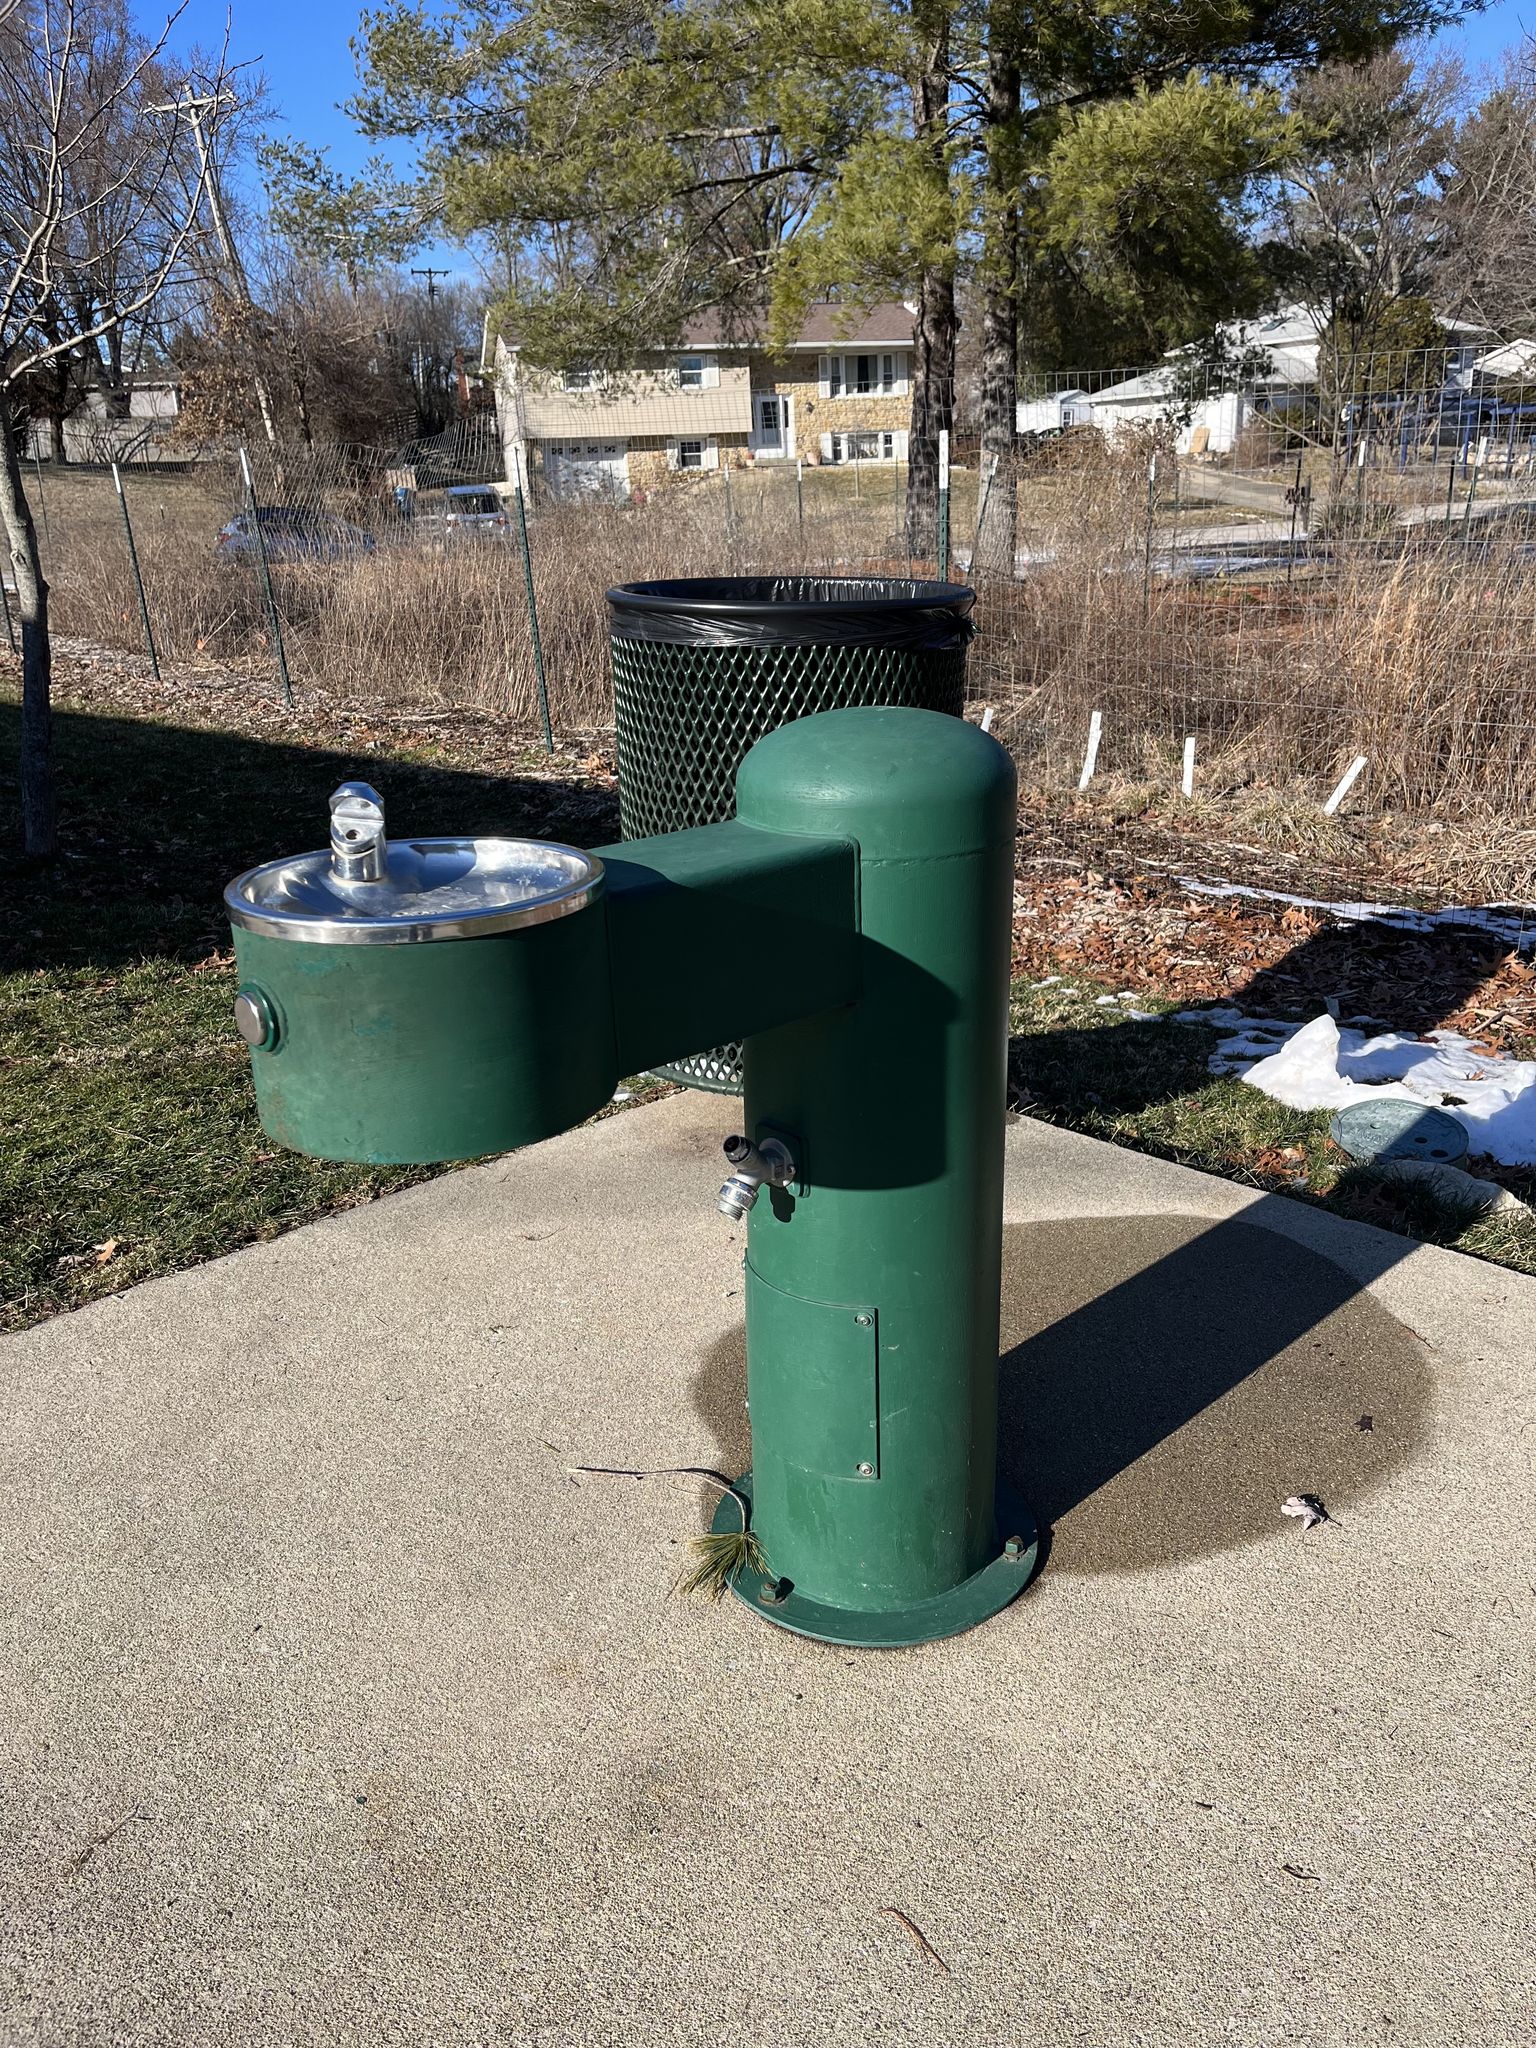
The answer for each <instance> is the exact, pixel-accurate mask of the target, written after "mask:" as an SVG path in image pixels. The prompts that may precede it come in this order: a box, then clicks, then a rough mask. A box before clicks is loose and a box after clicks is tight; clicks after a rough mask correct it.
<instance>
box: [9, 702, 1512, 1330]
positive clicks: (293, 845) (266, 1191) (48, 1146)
mask: <svg viewBox="0 0 1536 2048" xmlns="http://www.w3.org/2000/svg"><path fill="white" fill-rule="evenodd" d="M65 666H66V667H67V664H65ZM5 687H6V685H5V683H4V680H3V678H0V690H3V689H4V688H5ZM132 695H133V692H132V688H131V687H129V686H128V685H126V684H119V683H116V682H113V683H104V684H101V685H99V686H96V687H94V691H93V688H91V687H86V686H85V685H84V684H82V685H81V687H80V688H79V689H78V690H74V691H72V690H71V688H70V687H69V684H68V682H67V681H65V682H63V683H61V689H60V700H61V709H60V711H59V713H58V720H57V725H58V749H59V784H60V796H61V838H62V851H61V854H60V857H59V859H58V861H57V862H56V863H54V864H53V865H52V867H50V868H46V869H45V868H39V867H36V866H32V865H29V864H28V863H26V862H25V861H22V860H21V859H19V858H18V857H17V856H16V855H15V854H14V853H11V854H9V855H6V856H0V1328H19V1327H21V1326H22V1325H24V1324H27V1323H31V1322H35V1321H37V1320H39V1319H40V1318H41V1317H43V1316H46V1315H50V1314H53V1313H56V1312H57V1311H59V1310H61V1309H69V1308H74V1307H77V1306H79V1305H80V1304H81V1303H83V1302H86V1301H89V1300H91V1299H93V1298H95V1297H96V1296H99V1295H101V1294H105V1293H110V1292H113V1291H115V1290H116V1289H118V1288H121V1287H125V1286H127V1285H130V1284H131V1283H132V1282H134V1281H137V1280H141V1279H147V1278H149V1277H150V1276H151V1275H154V1274H159V1273H167V1272H172V1271H175V1270H176V1269H178V1268H180V1267H184V1266H188V1265H192V1264H194V1263H196V1262H198V1261H200V1260H203V1259H208V1258H213V1257H216V1256H217V1255H219V1254H220V1253H222V1252H227V1251H231V1250H234V1249H235V1248H237V1247H238V1246H240V1245H243V1244H249V1243H251V1242H253V1241H255V1240H257V1239H260V1238H266V1237H271V1236H273V1235H275V1234H276V1233H278V1232H279V1231H282V1230H286V1229H289V1228H291V1227H293V1226H294V1225H295V1224H299V1223H304V1222H309V1221H312V1220H313V1219H314V1218H316V1217H318V1216H322V1215H324V1214H326V1213H328V1212H330V1211H332V1210H335V1209H338V1208H343V1207H347V1206H349V1205H351V1204H354V1203H357V1202H361V1201H367V1200H370V1199H371V1198H372V1197H374V1196H375V1195H378V1194H380V1193H383V1192H385V1191H387V1190H389V1189H391V1188H395V1187H400V1186H403V1185H404V1184H406V1183H407V1182H408V1181H411V1180H413V1179H420V1178H422V1177H423V1174H424V1173H425V1172H427V1171H430V1170H431V1169H408V1168H384V1169H381V1168H372V1167H365V1166H342V1165H334V1164H328V1163H325V1162H321V1161H317V1160H312V1159H306V1158H303V1157H301V1156H300V1155H298V1154H296V1153H292V1152H285V1151H281V1150H278V1149H277V1148H276V1147H274V1146H273V1145H272V1144H271V1143H270V1142H269V1141H268V1140H267V1139H266V1137H265V1135H264V1134H263V1132H262V1130H261V1127H260V1125H259V1124H258V1122H257V1120H256V1114H255V1107H254V1102H253V1098H252V1093H251V1086H250V1079H249V1073H248V1067H247V1057H246V1052H245V1048H244V1046H243V1045H242V1044H241V1043H240V1041H239V1039H238V1038H237V1037H236V1035H235V1033H234V1029H233V1026H232V1023H231V1019H230V1006H231V1001H232V998H233V995H234V989H235V977H234V968H233V961H232V956H231V952H230V941H229V931H228V926H227V924H226V923H225V921H224V917H223V913H222V909H221V905H220V897H221V893H222V890H223V886H224V884H225V882H226V881H227V880H228V879H229V878H230V877H231V876H233V875H234V874H236V873H238V872H239V871H240V870H241V869H243V868H246V867H249V866H251V865H253V864H254V863H256V862H258V861H262V860H267V859H271V858H273V857H274V856H276V855H278V854H280V853H292V852H295V851H300V850H302V849H304V848H307V847H313V846H317V845H320V844H322V843H323V841H324V838H325V828H326V798H327V796H328V795H329V793H330V791H331V790H332V789H333V788H334V787H335V786H336V784H337V783H338V782H340V781H343V780H345V779H346V778H347V777H349V776H353V775H359V774H361V775H363V776H365V777H366V778H367V779H369V780H371V781H374V782H377V783H378V784H379V785H380V786H381V787H382V788H383V791H384V794H385V798H386V801H387V804H388V807H389V816H390V820H391V825H392V828H393V829H394V830H396V831H397V832H398V831H404V830H414V831H421V832H447V831H453V832H480V833H493V832H514V833H528V834H532V835H534V836H542V837H546V838H556V839H563V840H567V841H569V842H571V843H573V844H577V845H588V846H590V845H596V844H600V843H602V842H603V841H605V840H608V839H611V838H614V837H616V836H617V831H618V823H617V816H616V807H615V801H614V797H613V792H612V788H611V778H610V777H608V776H607V775H606V773H605V772H604V764H603V763H602V762H594V761H591V760H581V759H578V758H576V757H572V756H567V757H557V758H556V759H555V760H554V761H553V762H551V761H549V760H548V759H547V758H546V757H545V756H544V754H543V753H542V751H539V750H537V749H529V748H526V747H525V746H524V745H523V744H522V743H521V742H519V741H517V740H516V739H509V738H508V737H507V736H506V735H505V733H504V732H502V731H501V729H500V728H498V727H496V726H494V725H489V724H487V723H485V722H483V721H482V722H480V723H479V724H476V723H474V722H473V721H471V722H470V723H469V724H468V725H457V726H455V725H454V724H453V723H452V722H451V721H450V722H449V723H447V724H445V725H442V726H436V725H419V724H411V725H409V726H406V727H405V728H404V729H403V730H402V728H401V726H400V725H399V724H396V725H395V726H394V727H390V726H388V725H387V724H386V723H385V722H384V721H383V720H382V719H380V720H379V721H378V722H377V723H376V724H375V725H374V726H372V727H370V726H367V725H354V726H352V727H350V728H347V729H346V736H343V733H342V731H341V730H340V729H338V727H337V726H336V725H335V724H334V722H333V723H332V724H331V725H330V726H328V727H326V728H325V729H324V730H323V733H322V735H321V736H320V737H318V738H315V739H314V740H313V741H310V740H306V739H305V738H304V737H303V736H302V731H301V726H302V719H301V717H298V716H285V715H283V714H281V713H278V712H276V711H275V709H274V707H272V706H271V705H270V704H267V703H264V702H261V701H260V700H259V698H252V699H251V700H250V701H249V702H245V701H244V700H241V699H240V698H239V696H238V693H236V692H225V693H224V694H223V696H222V697H221V696H220V694H219V693H218V692H217V691H214V690H209V691H200V690H191V691H188V690H183V691H182V692H181V695H180V697H179V698H178V696H177V694H176V690H175V689H174V688H168V689H167V690H166V691H165V692H162V694H161V696H160V697H159V698H158V699H155V698H153V697H147V698H146V699H145V701H147V702H150V703H151V704H152V705H153V706H154V713H155V715H148V714H146V712H145V710H144V708H143V703H142V702H136V701H132ZM309 715H310V714H308V713H306V714H304V715H303V716H304V717H308V716H309ZM314 715H315V718H316V719H317V720H318V718H319V716H320V714H319V713H318V712H317V713H316V714H314ZM209 720H217V721H218V722H217V723H210V722H208V721H209ZM232 726H239V727H241V729H238V730H237V729H231V727H232ZM16 728H17V711H16V706H15V703H14V701H13V700H12V699H9V698H0V732H3V734H4V737H5V740H6V742H7V745H6V747H5V754H6V755H7V756H8V758H10V759H11V760H14V758H15V747H16V737H17V734H16ZM13 806H14V795H13V784H12V782H11V779H10V777H9V776H7V778H6V781H5V785H4V787H3V789H0V846H10V847H14V846H15V845H16V844H17V843H18V839H19V832H18V822H17V820H16V817H15V815H14V808H13ZM1121 915H1122V919H1123V918H1124V917H1125V915H1126V913H1124V912H1123V911H1122V914H1121ZM1213 929H1214V927H1213ZM1221 929H1222V930H1223V931H1224V930H1225V927H1224V926H1222V927H1221ZM1040 937H1041V938H1046V937H1047V935H1046V934H1044V933H1041V934H1040ZM1188 943H1190V942H1189V941H1188V939H1187V937H1186V938H1182V939H1181V940H1180V944H1181V946H1183V945H1187V944H1188ZM1316 943H1317V944H1318V945H1320V946H1325V944H1326V942H1325V941H1317V942H1316ZM1065 971H1066V972H1067V974H1068V976H1069V978H1068V979H1066V980H1062V981H1058V982H1056V983H1054V984H1052V985H1051V986H1049V987H1043V988H1042V987H1039V986H1037V985H1036V982H1037V980H1038V970H1034V971H1032V972H1031V973H1029V974H1027V975H1025V976H1024V977H1023V978H1021V980H1020V981H1019V983H1018V986H1017V990H1016V1001H1015V1014H1014V1032H1015V1039H1014V1048H1013V1073H1014V1081H1015V1085H1016V1087H1017V1089H1018V1091H1019V1094H1020V1097H1021V1099H1022V1101H1023V1104H1024V1106H1025V1107H1026V1108H1027V1110H1028V1112H1029V1114H1031V1115H1034V1116H1038V1117H1043V1118H1047V1119H1049V1120H1051V1121H1054V1122H1060V1123H1065V1124H1069V1125H1071V1126H1073V1127H1074V1128H1076V1129H1079V1130H1083V1131H1087V1132H1089V1133H1090V1134H1092V1135H1093V1136H1096V1137H1101V1138H1107V1139H1109V1140H1111V1141H1112V1142H1114V1143H1117V1144H1124V1145H1131V1146H1135V1147H1137V1148H1139V1149H1143V1150H1147V1151H1153V1152H1157V1153H1161V1154H1163V1155H1164V1156H1166V1157H1169V1158H1173V1159H1177V1160H1180V1161H1182V1162H1184V1163H1186V1164H1189V1165H1193V1166H1199V1167H1204V1168H1206V1169H1207V1170H1208V1171H1211V1172H1215V1173H1219V1174H1223V1175H1226V1176H1227V1177H1229V1178H1233V1179H1238V1180H1243V1181H1247V1182H1249V1183H1251V1184H1252V1185H1254V1186H1258V1187H1263V1188H1265V1189H1269V1190H1273V1191H1278V1192H1285V1193H1290V1194H1294V1195H1298V1196H1300V1197H1302V1198H1303V1199H1311V1200H1319V1201H1322V1202H1324V1203H1325V1204H1326V1205H1327V1206H1328V1207H1330V1208H1333V1209H1336V1210H1338V1211H1340V1212H1341V1213H1345V1214H1349V1215H1356V1216H1363V1217H1365V1218H1367V1219H1368V1220H1370V1221H1373V1222H1377V1223H1380V1224H1383V1225H1385V1226H1386V1227H1387V1228H1391V1229H1399V1230H1402V1231H1405V1232H1407V1233H1408V1234H1410V1235H1413V1236H1421V1237H1426V1238H1431V1239H1434V1240H1436V1241H1438V1242H1441V1243H1446V1244H1453V1245H1455V1246H1456V1247H1457V1248H1459V1249H1461V1250H1464V1251H1468V1252H1474V1253H1478V1254H1480V1255H1482V1256H1484V1257H1488V1258H1495V1259H1500V1260H1503V1261H1505V1262H1507V1263H1509V1264H1511V1265H1514V1266H1517V1267H1519V1268H1520V1269H1522V1270H1524V1271H1528V1272H1536V1226H1533V1225H1531V1224H1530V1223H1529V1222H1527V1221H1525V1220H1524V1219H1520V1218H1517V1219H1516V1220H1515V1221H1514V1222H1509V1221H1507V1220H1505V1219H1503V1218H1495V1219H1490V1220H1487V1221H1484V1222H1481V1223H1476V1224H1473V1225H1471V1226H1467V1225H1465V1224H1464V1222H1462V1221H1461V1220H1459V1219H1457V1218H1454V1217H1449V1216H1447V1215H1445V1214H1443V1213H1440V1212H1438V1211H1436V1209H1435V1208H1434V1207H1433V1205H1429V1204H1426V1203H1424V1202H1423V1201H1422V1200H1410V1199H1409V1198H1407V1197H1405V1196H1404V1195H1403V1194H1402V1193H1401V1192H1400V1191H1393V1190H1388V1189H1385V1188H1384V1187H1383V1185H1382V1183H1381V1182H1380V1180H1379V1178H1378V1177H1376V1176H1374V1175H1371V1174H1367V1173H1363V1172H1361V1171H1359V1170H1358V1169H1354V1168H1351V1167H1349V1165H1348V1162H1347V1161H1344V1160H1343V1159H1342V1158H1341V1157H1340V1155H1339V1154H1337V1153H1336V1152H1334V1151H1333V1150H1332V1149H1331V1147H1330V1146H1329V1144H1328V1140H1327V1118H1326V1116H1325V1115H1321V1114H1318V1115H1300V1114H1298V1113H1296V1112H1294V1111H1291V1110H1287V1109H1284V1108H1282V1107H1281V1106H1280V1105H1278V1104H1276V1103H1273V1102H1271V1101H1269V1100H1268V1099H1267V1098H1266V1097H1264V1096H1262V1095H1260V1094H1258V1093H1257V1092H1256V1091H1255V1090H1253V1089H1250V1088H1246V1087H1244V1086H1243V1085H1242V1084H1241V1083H1240V1082H1238V1081H1234V1080H1227V1079H1214V1078H1213V1077H1212V1076H1211V1074H1210V1072H1209V1070H1208V1066H1207V1062H1208V1059H1209V1055H1210V1052H1211V1049H1212V1047H1213V1045H1214V1043H1215V1037H1216V1034H1215V1033H1214V1031H1212V1030H1210V1029H1208V1028H1206V1027H1202V1026H1191V1025H1175V1024H1165V1023H1147V1024H1138V1023H1134V1022H1129V1021H1126V1020H1125V1018H1124V1017H1123V1015H1121V1014H1119V1013H1117V1012H1116V1011H1115V1010H1113V1009H1110V1008H1106V1007H1103V1006H1100V1005H1099V1004H1098V1003H1096V1001H1095V998H1096V997H1097V996H1099V995H1101V994H1105V993H1109V992H1111V991H1110V989H1109V988H1108V987H1107V986H1106V984H1105V983H1103V982H1101V981H1097V980H1094V979H1092V978H1091V977H1089V976H1088V975H1086V974H1083V973H1079V972H1076V971H1075V970H1074V969H1073V968H1072V967H1071V966H1070V965H1068V966H1067V968H1066V970H1065ZM1327 971H1328V973H1329V974H1332V973H1333V971H1334V970H1333V968H1332V966H1329V967H1328V969H1327ZM1184 1000H1187V995H1186V996H1185V997H1184ZM1136 1004H1137V1007H1138V1008H1142V1009H1147V1010H1159V1011H1160V1010H1164V1009H1168V1008H1173V1007H1176V1006H1177V1005H1176V1004H1175V1003H1173V1002H1163V1001H1159V1000H1158V999H1157V998H1156V997H1151V996H1148V995H1146V994H1138V996H1137V999H1136ZM1270 1007H1271V1008H1273V1005H1272V1004H1271V1005H1270ZM1437 1014H1438V1013H1437ZM1529 1178H1530V1179H1531V1181H1532V1185H1533V1186H1536V1177H1529ZM1518 1191H1519V1192H1520V1193H1522V1194H1526V1195H1529V1193H1530V1192H1531V1191H1532V1189H1531V1188H1530V1187H1527V1186H1526V1185H1524V1184H1522V1185H1521V1186H1520V1187H1519V1189H1518Z"/></svg>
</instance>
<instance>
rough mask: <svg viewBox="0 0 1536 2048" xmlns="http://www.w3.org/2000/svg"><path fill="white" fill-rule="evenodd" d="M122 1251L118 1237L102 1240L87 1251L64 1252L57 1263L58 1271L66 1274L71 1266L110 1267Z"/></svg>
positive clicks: (121, 1241)
mask: <svg viewBox="0 0 1536 2048" xmlns="http://www.w3.org/2000/svg"><path fill="white" fill-rule="evenodd" d="M122 1249H123V1240H122V1239H121V1238H120V1237H108V1238H104V1239H103V1240H102V1242H101V1243H100V1244H93V1245H92V1246H91V1248H90V1250H89V1251H84V1252H66V1253H65V1254H64V1256H63V1258H62V1259H60V1260H59V1261H58V1270H59V1271H60V1272H61V1273H66V1272H68V1271H69V1269H70V1268H71V1267H72V1266H110V1265H111V1263H112V1261H113V1260H114V1259H115V1258H116V1257H117V1255H118V1253H119V1252H120V1251H121V1250H122Z"/></svg>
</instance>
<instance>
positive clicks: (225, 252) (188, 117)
mask: <svg viewBox="0 0 1536 2048" xmlns="http://www.w3.org/2000/svg"><path fill="white" fill-rule="evenodd" d="M234 103H235V96H234V94H233V93H231V92H204V93H196V92H193V90H192V88H191V87H190V86H188V87H187V88H186V89H185V90H184V91H183V93H182V95H181V97H180V99H177V100H170V101H168V102H166V103H165V104H164V105H162V106H158V107H151V108H150V109H149V111H150V112H151V113H152V114H177V115H180V116H181V117H182V118H183V119H184V120H185V121H186V124H187V126H188V127H189V128H190V129H191V130H192V141H193V144H194V146H195V148H196V150H197V165H198V172H199V182H200V183H201V185H202V189H203V190H204V191H205V192H206V193H207V194H208V209H209V211H210V213H212V215H213V232H214V235H215V237H216V239H217V241H218V244H219V251H220V253H221V255H222V256H223V258H224V265H225V268H226V269H227V270H228V272H229V275H230V278H231V280H232V282H233V285H234V293H235V297H236V298H237V299H239V300H240V302H241V304H242V305H243V306H244V307H245V310H246V312H247V313H254V312H255V310H256V305H255V301H254V300H253V299H252V297H251V286H250V280H249V278H247V276H246V274H245V265H244V264H243V263H242V262H241V261H240V251H239V250H238V249H237V248H236V247H235V238H234V236H233V235H232V234H231V233H230V229H229V216H228V214H227V213H226V212H225V211H224V195H223V193H222V192H221V191H220V190H219V171H218V166H217V164H215V162H214V161H213V154H212V152H211V151H210V149H209V147H208V138H207V136H206V135H205V134H204V133H203V120H204V117H205V116H206V115H208V114H211V113H214V112H216V111H218V109H220V108H222V107H232V106H233V105H234ZM251 382H252V384H253V385H254V386H255V387H256V403H257V405H258V407H259V408H260V410H261V424H262V429H263V431H264V433H265V434H266V437H267V443H268V446H269V447H274V448H275V447H276V446H277V424H276V421H275V419H274V417H273V412H272V394H271V392H270V391H268V389H267V380H266V378H265V377H263V375H262V374H261V368H260V365H259V364H255V363H253V364H252V367H251Z"/></svg>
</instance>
